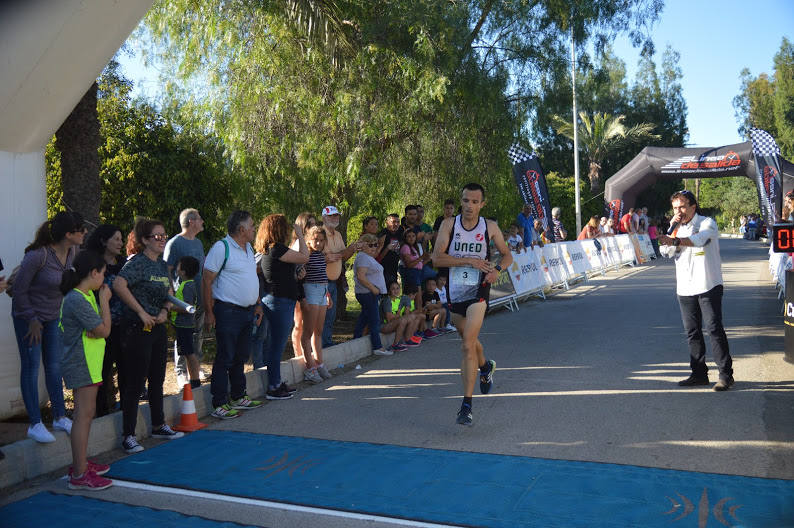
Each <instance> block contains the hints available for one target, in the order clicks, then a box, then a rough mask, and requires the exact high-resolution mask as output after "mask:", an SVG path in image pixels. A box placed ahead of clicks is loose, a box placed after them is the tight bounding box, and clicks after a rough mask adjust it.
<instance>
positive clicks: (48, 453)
mask: <svg viewBox="0 0 794 528" xmlns="http://www.w3.org/2000/svg"><path fill="white" fill-rule="evenodd" d="M393 339H394V334H390V335H383V334H381V342H382V343H383V346H384V347H385V346H389V345H391V343H392V340H393ZM371 355H372V345H371V344H370V341H369V337H361V338H359V339H353V340H351V341H346V342H344V343H340V344H338V345H336V346H333V347H329V348H326V349H325V350H323V356H324V358H323V359H324V360H325V362H326V364H327V365H328V366H329V368H336V366H337V365H340V364H344V365H348V364H350V363H353V362H355V361H358V360H359V359H362V358H365V357H368V356H371ZM303 371H304V365H303V361H302V360H300V359H296V358H292V359H289V360H287V361H282V362H281V378H282V379H283V380H284V381H286V382H287V383H288V384H290V385H296V384H298V383H300V382H302V381H303ZM266 386H267V369H266V368H261V369H256V370H253V371H251V372H248V373H247V374H246V389H247V392H248V394H249V395H250V396H252V397H254V398H258V397H263V396H264V394H265V388H266ZM193 399H194V401H195V404H196V414H198V416H199V418H203V417H205V416H208V415H209V414H210V413H211V412H212V410H213V409H212V394H210V386H209V385H208V384H207V385H202V386H201V387H199V388H198V389H194V390H193ZM181 409H182V395H181V394H175V395H171V396H166V397H165V398H164V400H163V410H164V412H165V419H166V422H167V423H169V424H172V425H173V424H175V423H178V422H179V414H180V411H181ZM121 426H122V418H121V413H120V412H116V413H113V414H108V415H107V416H102V417H101V418H96V419H95V420H94V421H93V422H92V424H91V435H90V437H89V440H88V456H95V455H98V454H100V453H104V452H106V451H110V450H112V449H116V448H118V447H119V445H120V441H121ZM52 433H53V435H55V442H54V443H51V444H40V443H38V442H36V441H35V440H31V439H29V438H26V439H24V440H20V441H18V442H14V443H13V444H9V445H5V446H3V447H2V450H3V453H4V454H5V456H6V457H5V459H4V460H0V488H5V487H8V486H12V485H14V484H18V483H20V482H22V481H24V480H28V479H31V478H34V477H37V476H39V475H43V474H45V473H49V472H51V471H55V470H57V469H59V468H62V467H65V466H68V465H70V464H71V462H72V447H71V443H70V442H69V440H68V437H67V435H66V433H64V432H63V431H57V432H56V431H52ZM135 433H136V434H137V436H138V438H146V437H148V436H149V435H150V434H151V423H150V411H149V404H148V403H142V404H141V405H140V406H139V407H138V426H137V429H136V430H135Z"/></svg>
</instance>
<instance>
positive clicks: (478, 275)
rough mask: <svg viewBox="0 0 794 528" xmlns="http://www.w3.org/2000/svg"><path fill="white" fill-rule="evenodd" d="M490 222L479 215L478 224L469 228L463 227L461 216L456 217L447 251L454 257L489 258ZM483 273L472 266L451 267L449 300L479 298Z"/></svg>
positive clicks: (460, 300)
mask: <svg viewBox="0 0 794 528" xmlns="http://www.w3.org/2000/svg"><path fill="white" fill-rule="evenodd" d="M488 242H489V241H488V224H487V223H486V221H485V218H483V217H479V218H478V219H477V225H476V226H474V228H473V229H471V230H468V229H466V228H465V227H463V223H462V222H461V216H460V215H458V216H456V217H455V222H454V224H452V234H451V235H450V239H449V248H448V249H447V253H448V254H449V255H450V256H452V257H459V258H460V257H466V258H479V259H482V260H488V256H489V253H490V251H489V248H488ZM483 278H484V277H483V273H482V272H481V271H480V270H478V269H477V268H472V267H470V266H453V267H450V268H449V282H448V284H447V286H448V287H449V302H451V303H459V302H464V301H468V300H471V299H476V298H478V295H479V289H480V286H481V285H482V283H483Z"/></svg>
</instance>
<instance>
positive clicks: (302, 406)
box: [4, 239, 794, 526]
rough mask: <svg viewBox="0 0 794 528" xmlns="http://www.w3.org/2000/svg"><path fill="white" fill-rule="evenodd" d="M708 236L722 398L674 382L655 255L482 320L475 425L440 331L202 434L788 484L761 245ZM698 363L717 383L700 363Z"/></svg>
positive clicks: (682, 364) (675, 317)
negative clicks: (717, 268)
mask: <svg viewBox="0 0 794 528" xmlns="http://www.w3.org/2000/svg"><path fill="white" fill-rule="evenodd" d="M720 244H721V252H722V257H723V275H724V279H725V297H724V305H723V306H724V323H725V327H726V330H727V333H728V338H729V342H730V347H731V354H732V356H733V358H734V370H735V378H736V385H735V386H734V387H733V388H732V389H731V390H730V391H728V392H723V393H717V392H714V391H712V390H711V388H710V387H698V388H679V387H678V386H677V384H676V382H677V381H678V380H680V379H682V378H685V377H686V376H687V375H688V373H689V366H688V365H689V360H688V349H687V346H686V342H685V339H684V335H683V328H682V325H681V317H680V312H679V308H678V303H677V300H676V297H675V293H674V291H675V278H674V275H675V269H674V267H673V264H672V263H671V262H669V261H666V260H662V261H659V262H655V263H652V264H650V265H645V266H640V267H637V268H624V269H623V270H621V271H619V272H611V273H608V274H607V275H606V276H604V277H595V278H592V279H591V280H590V281H589V282H588V283H587V284H582V285H578V286H576V287H574V288H573V289H571V290H570V291H568V292H565V293H561V294H557V295H554V296H552V297H550V298H548V299H547V300H545V301H544V300H539V299H538V300H534V301H529V302H527V303H523V304H521V309H520V311H518V312H515V313H511V312H507V311H500V312H497V313H494V314H492V315H490V316H489V317H488V318H487V320H486V323H485V325H484V327H483V331H482V333H481V341H482V343H483V344H484V346H485V350H486V355H487V356H488V357H489V358H492V359H494V360H495V361H496V364H497V370H496V375H495V386H494V389H493V391H492V393H491V394H489V395H487V396H478V395H475V398H474V426H473V427H470V428H466V427H461V426H457V425H455V423H454V419H455V414H456V411H457V409H458V407H459V405H460V397H461V385H460V378H459V364H460V340H459V339H458V338H457V337H456V336H452V335H448V336H443V337H440V338H437V339H435V340H433V341H430V342H426V343H425V344H423V345H422V346H421V347H419V348H417V349H413V350H409V351H406V352H403V353H400V354H397V355H395V356H392V357H385V358H377V359H373V360H368V361H365V362H362V363H361V368H360V369H355V370H350V371H349V372H347V373H346V374H344V375H340V376H337V377H335V378H333V379H332V380H330V381H328V382H326V383H323V384H321V385H317V386H313V387H307V388H304V389H302V390H301V391H300V392H299V393H298V394H297V395H296V397H295V398H293V399H292V400H288V401H279V402H269V403H268V404H266V405H265V406H263V408H261V409H258V410H254V411H249V412H247V413H245V415H244V416H243V417H242V418H240V419H236V420H231V421H228V422H216V423H214V424H213V425H212V427H213V428H217V429H228V430H237V431H247V432H252V433H267V434H279V435H290V436H302V437H312V438H322V439H332V440H348V441H364V442H373V443H384V444H395V445H401V446H413V447H424V448H438V449H451V450H463V451H475V452H484V453H497V454H510V455H521V456H531V457H542V458H551V459H566V460H582V461H594V462H608V463H618V464H631V465H638V466H646V467H655V468H670V469H681V470H691V471H699V472H710V473H723V474H732V475H745V476H755V477H771V478H780V479H794V412H792V411H794V365H792V364H790V363H787V362H785V361H784V358H783V356H784V354H783V322H782V313H781V302H780V301H779V300H777V296H776V291H775V290H774V288H773V285H772V282H771V280H770V278H769V272H768V269H767V260H766V256H767V255H766V252H767V249H766V248H765V247H763V246H762V245H760V244H758V243H753V242H748V241H744V240H736V239H723V240H721V241H720ZM709 365H710V368H711V369H712V370H711V374H712V381H716V368H715V367H714V364H713V362H711V361H710V357H709ZM110 457H112V454H109V455H107V456H106V459H107V458H110ZM180 470H184V471H189V468H180ZM40 489H51V490H54V491H57V492H59V493H64V492H66V490H65V483H64V481H63V480H58V481H54V482H53V481H49V482H41V483H37V484H36V485H35V486H33V485H31V486H29V487H27V489H24V490H21V491H20V492H19V493H17V494H15V496H14V497H7V498H6V500H5V501H4V502H8V501H9V500H14V498H15V497H17V498H18V497H20V496H24V495H29V494H31V493H33V492H34V491H36V490H40ZM92 496H95V497H97V498H100V497H99V494H94V495H92ZM101 498H103V499H105V500H111V501H114V500H115V501H122V502H127V503H130V504H142V505H149V506H151V507H154V508H168V509H172V510H177V511H183V512H185V513H191V514H197V515H204V516H207V517H210V518H214V519H223V520H230V521H236V522H243V523H247V524H257V525H263V526H305V525H306V523H307V522H309V521H308V519H314V520H313V521H312V523H314V524H315V525H317V526H320V525H322V526H352V525H353V524H352V521H351V520H350V519H337V518H333V517H329V518H328V519H325V520H323V522H322V523H321V524H317V523H316V520H317V518H318V517H317V515H318V514H317V512H300V511H298V512H296V511H281V510H279V509H278V508H276V509H274V510H272V511H270V512H267V513H263V511H262V509H261V506H256V505H244V504H232V503H227V502H216V501H213V500H208V499H207V498H191V497H185V496H180V497H173V496H170V495H166V494H163V493H158V492H151V491H141V490H130V489H123V488H121V487H117V488H111V489H110V490H107V491H106V492H102V493H101ZM357 522H358V521H357ZM361 522H362V524H361V525H362V526H380V525H381V524H379V523H378V522H377V521H372V520H368V521H361ZM383 525H384V526H385V525H388V524H383Z"/></svg>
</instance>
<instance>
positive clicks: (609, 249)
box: [601, 236, 620, 266]
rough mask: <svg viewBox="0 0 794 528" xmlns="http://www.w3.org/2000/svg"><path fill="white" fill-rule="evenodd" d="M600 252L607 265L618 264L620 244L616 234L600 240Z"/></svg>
mask: <svg viewBox="0 0 794 528" xmlns="http://www.w3.org/2000/svg"><path fill="white" fill-rule="evenodd" d="M601 254H602V258H603V259H604V261H605V262H606V265H607V266H616V265H618V264H620V246H619V245H618V237H617V236H611V237H606V238H604V239H603V240H602V241H601Z"/></svg>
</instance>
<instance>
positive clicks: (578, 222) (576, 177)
mask: <svg viewBox="0 0 794 528" xmlns="http://www.w3.org/2000/svg"><path fill="white" fill-rule="evenodd" d="M571 87H572V88H573V181H574V193H575V195H574V196H575V197H576V234H577V236H578V235H579V233H581V232H582V198H581V196H580V195H579V124H578V121H577V116H576V48H575V45H574V41H573V24H571Z"/></svg>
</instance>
